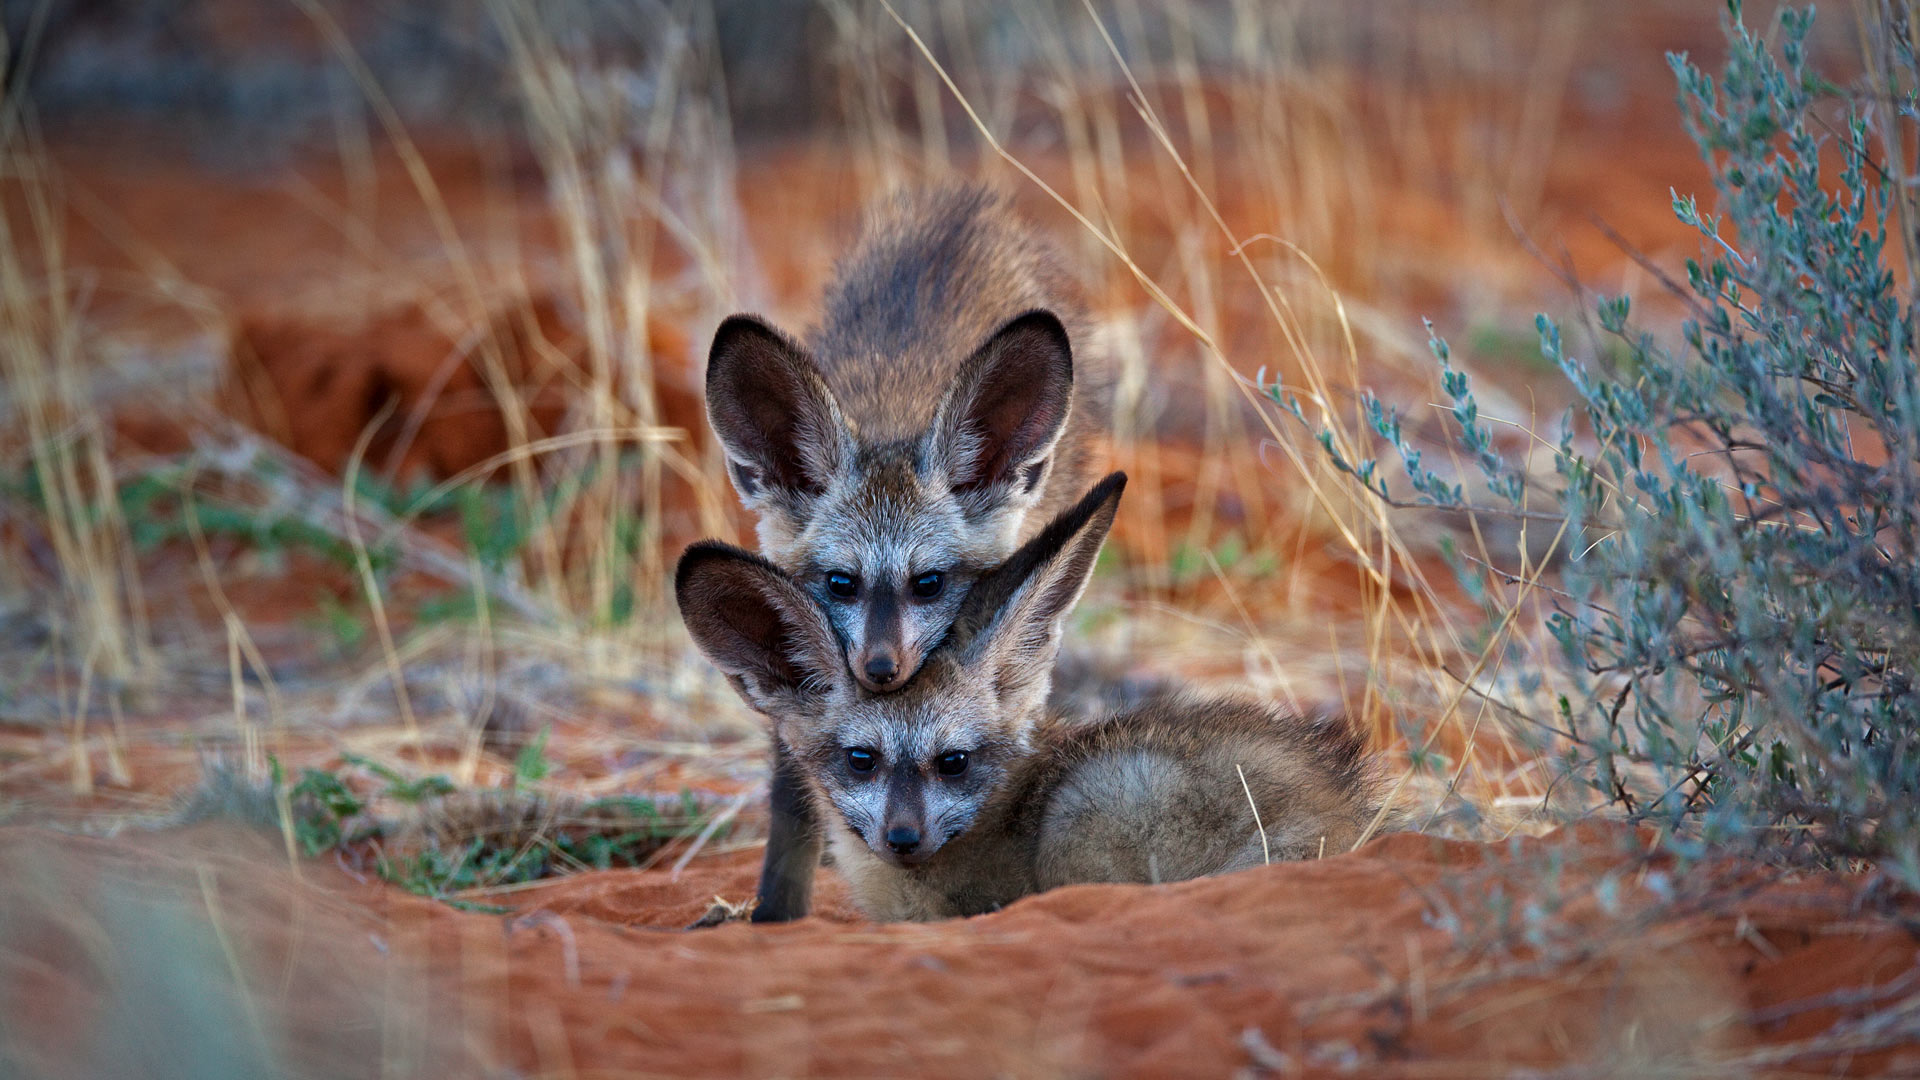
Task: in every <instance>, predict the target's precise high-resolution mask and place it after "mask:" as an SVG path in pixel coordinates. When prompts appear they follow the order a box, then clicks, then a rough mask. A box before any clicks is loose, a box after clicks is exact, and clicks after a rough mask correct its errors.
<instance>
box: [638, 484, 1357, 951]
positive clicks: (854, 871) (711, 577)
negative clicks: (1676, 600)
mask: <svg viewBox="0 0 1920 1080" xmlns="http://www.w3.org/2000/svg"><path fill="white" fill-rule="evenodd" d="M1125 479H1126V478H1125V477H1124V476H1123V475H1121V474H1119V473H1115V474H1114V475H1113V476H1110V477H1108V478H1107V479H1106V480H1104V481H1102V482H1101V483H1100V484H1099V485H1098V486H1096V487H1095V488H1094V489H1093V490H1092V491H1091V492H1089V493H1087V495H1086V497H1085V498H1084V499H1082V500H1081V501H1080V502H1079V503H1078V504H1077V505H1075V506H1074V507H1072V508H1071V509H1069V510H1068V511H1067V512H1066V513H1064V514H1062V515H1061V516H1059V517H1058V518H1056V519H1055V520H1054V521H1052V522H1051V523H1050V524H1048V525H1047V527H1046V528H1045V529H1044V530H1043V531H1042V532H1040V533H1039V534H1038V535H1037V536H1035V537H1034V538H1033V539H1032V540H1030V541H1028V542H1027V543H1026V544H1025V545H1023V546H1022V547H1021V548H1020V549H1019V550H1017V551H1016V552H1014V553H1013V555H1012V556H1010V557H1009V558H1008V559H1007V560H1006V561H1005V562H1003V563H1001V564H1000V565H999V566H997V567H995V568H993V569H991V570H989V571H988V572H986V573H985V574H983V575H981V576H980V577H979V578H978V579H977V580H976V581H975V582H974V584H973V588H972V589H971V590H970V591H969V592H968V593H967V596H966V598H965V599H964V600H963V601H962V603H961V604H960V606H959V610H958V611H957V612H956V613H955V618H954V623H953V626H952V629H951V632H950V633H948V634H947V635H946V637H945V638H944V639H943V640H942V641H941V642H940V643H939V644H938V645H937V646H936V647H934V648H933V649H932V650H931V651H929V653H928V655H927V656H926V658H925V660H924V662H923V666H922V668H921V671H920V673H919V674H918V675H917V676H915V677H914V679H913V680H912V682H910V683H909V684H908V685H907V686H905V687H903V688H901V689H899V690H897V691H894V692H892V693H887V694H879V693H875V692H873V691H872V690H870V689H868V688H867V687H866V686H865V684H863V683H862V682H860V681H859V680H857V679H855V678H853V677H852V676H851V674H850V673H849V672H848V671H847V670H846V666H845V663H844V661H843V659H842V652H841V646H840V643H839V640H838V639H837V638H836V636H835V633H834V627H833V625H832V623H831V621H830V618H829V611H830V609H828V608H825V607H824V606H823V605H822V604H821V602H820V601H819V599H818V598H817V597H816V596H814V595H813V594H812V593H811V592H810V591H809V590H808V589H806V588H805V587H804V585H803V584H801V583H799V582H797V581H795V580H794V579H793V578H792V577H790V576H788V575H787V574H785V573H782V572H781V571H780V570H779V569H778V568H777V567H775V566H773V565H772V564H770V563H768V562H767V561H766V560H764V559H761V558H759V557H758V556H755V555H752V554H750V553H748V552H745V551H742V550H740V549H739V548H735V547H732V546H730V545H726V544H721V543H717V542H712V541H709V542H704V543H701V544H696V545H694V546H693V547H691V548H689V549H688V550H687V552H686V554H685V555H683V556H682V557H681V559H680V565H679V569H678V571H677V574H676V581H675V588H676V592H677V596H678V600H679V603H680V610H681V614H682V616H683V618H684V619H685V620H686V624H687V628H688V630H689V631H690V632H691V633H692V635H693V639H694V641H695V643H696V644H698V645H699V647H700V649H701V651H702V652H704V653H705V654H706V655H707V657H708V658H709V659H710V660H712V661H713V662H714V664H715V665H716V666H717V667H719V668H720V669H721V671H723V672H725V673H726V675H727V676H728V678H729V680H730V681H731V682H732V684H733V686H734V688H735V689H736V690H738V691H739V692H740V694H741V696H742V697H744V698H745V699H746V700H747V702H748V703H749V704H751V705H752V706H753V707H754V708H755V709H757V710H759V711H760V712H762V713H764V714H765V715H767V716H768V717H770V718H771V719H772V721H773V724H774V737H775V739H776V740H777V741H778V742H779V743H780V744H782V745H783V746H785V747H786V748H787V753H788V755H789V764H790V765H791V766H792V767H793V769H794V773H795V775H797V776H798V777H799V778H800V779H801V780H802V781H803V782H804V784H805V790H804V792H803V797H806V798H808V799H810V800H811V801H812V803H813V804H814V807H815V811H816V813H817V816H818V818H819V820H820V821H821V822H822V823H823V825H824V827H825V831H826V833H827V836H828V843H829V844H830V845H831V850H832V852H833V856H834V865H835V866H836V867H837V868H838V869H839V870H840V872H841V873H842V874H843V875H845V877H846V878H847V881H848V883H849V885H850V886H851V888H852V893H853V899H854V902H855V903H856V905H858V906H859V907H860V909H861V910H862V911H864V912H865V913H866V914H867V915H869V916H870V917H872V918H875V919H880V920H904V919H935V918H944V917H947V916H952V915H971V914H978V913H981V912H986V911H992V910H994V909H996V908H999V907H1001V906H1003V905H1005V904H1007V903H1009V902H1011V901H1013V900H1015V899H1018V898H1019V897H1021V896H1024V895H1027V894H1029V893H1033V892H1037V891H1040V890H1043V889H1049V888H1053V887H1055V886H1059V885H1068V884H1076V883H1085V882H1118V881H1125V882H1155V881H1177V880H1183V879H1187V878H1193V877H1200V876H1204V875H1208V874H1216V873H1224V872H1227V871H1231V870H1237V869H1241V868H1244V867H1248V866H1253V865H1257V864H1258V863H1260V862H1261V861H1262V860H1263V859H1268V858H1276V859H1299V858H1306V857H1311V856H1313V855H1314V854H1316V853H1318V852H1322V851H1342V850H1345V849H1346V848H1347V847H1348V846H1350V845H1351V844H1352V843H1353V842H1354V840H1355V839H1356V838H1357V837H1358V836H1360V835H1361V833H1362V832H1363V830H1364V829H1365V828H1366V826H1367V824H1368V822H1369V821H1370V820H1371V819H1372V817H1373V816H1374V812H1375V807H1376V805H1377V804H1376V802H1375V799H1374V796H1373V791H1374V786H1375V785H1374V784H1373V782H1372V770H1371V768H1370V765H1369V762H1368V761H1367V759H1366V758H1365V756H1364V755H1363V753H1362V750H1363V747H1362V742H1361V739H1360V738H1359V736H1358V735H1357V734H1356V733H1355V732H1354V731H1353V730H1352V729H1351V727H1350V726H1349V725H1348V724H1347V723H1346V721H1345V720H1344V718H1342V717H1338V716H1333V717H1327V718H1322V719H1317V720H1310V719H1307V718H1303V717H1300V716H1298V715H1295V714H1292V713H1289V712H1287V711H1285V710H1283V709H1280V708H1278V707H1275V706H1273V705H1269V704H1266V703H1262V702H1256V701H1250V700H1245V699H1235V698H1202V697H1193V696H1169V697H1163V698H1160V699H1158V700H1155V701H1151V702H1149V703H1147V704H1145V705H1142V706H1139V707H1136V708H1133V709H1129V710H1126V711H1123V712H1119V713H1115V714H1111V715H1108V716H1105V717H1103V718H1098V719H1093V720H1086V721H1069V720H1065V719H1062V718H1060V716H1059V715H1058V714H1056V713H1050V712H1049V711H1048V709H1047V707H1046V700H1047V695H1048V692H1049V689H1050V684H1051V679H1052V671H1053V661H1054V655H1055V652H1056V650H1057V649H1058V647H1059V640H1060V629H1061V624H1062V623H1063V621H1064V620H1065V617H1066V615H1067V613H1068V612H1069V611H1070V610H1071V609H1072V607H1073V605H1074V603H1075V602H1076V601H1077V600H1078V599H1079V596H1080V593H1081V590H1082V589H1083V588H1084V587H1085V585H1086V582H1087V578H1088V577H1089V576H1090V575H1091V574H1092V572H1093V565H1094V562H1095V559H1096V557H1097V556H1098V555H1099V552H1100V547H1101V544H1102V543H1103V542H1104V541H1105V539H1106V535H1107V530H1108V529H1109V528H1110V527H1111V526H1112V524H1113V516H1114V512H1115V510H1116V509H1117V508H1118V506H1119V502H1120V492H1121V488H1122V487H1123V486H1124V484H1125Z"/></svg>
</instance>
